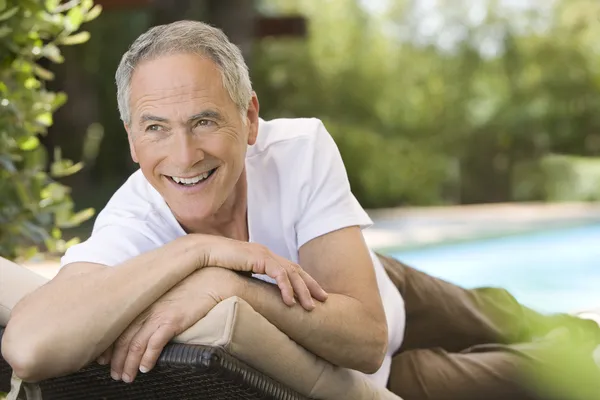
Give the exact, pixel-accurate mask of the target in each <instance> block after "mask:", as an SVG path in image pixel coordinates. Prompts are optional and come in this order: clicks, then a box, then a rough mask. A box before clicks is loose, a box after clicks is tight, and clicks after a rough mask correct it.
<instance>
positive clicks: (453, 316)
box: [379, 255, 600, 400]
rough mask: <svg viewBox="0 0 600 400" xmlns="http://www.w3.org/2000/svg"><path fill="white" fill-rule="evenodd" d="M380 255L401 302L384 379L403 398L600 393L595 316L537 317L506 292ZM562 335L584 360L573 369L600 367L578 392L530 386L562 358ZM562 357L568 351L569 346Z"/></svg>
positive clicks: (529, 399)
mask: <svg viewBox="0 0 600 400" xmlns="http://www.w3.org/2000/svg"><path fill="white" fill-rule="evenodd" d="M379 258H380V259H381V261H382V263H383V265H384V267H385V269H386V271H387V273H388V275H389V276H390V278H391V279H392V281H393V282H394V284H395V285H396V287H397V288H398V290H399V291H400V293H401V294H402V296H403V298H404V302H405V307H406V331H405V337H404V342H403V344H402V347H401V348H400V350H399V351H398V353H397V354H396V355H395V356H394V358H393V361H392V368H391V374H390V379H389V384H388V388H389V389H390V390H391V391H392V392H394V393H396V394H397V395H399V396H401V397H402V398H403V399H404V400H471V399H472V400H487V399H498V400H509V399H510V400H533V399H535V400H538V399H543V400H546V399H560V400H570V399H575V398H576V399H586V400H588V399H589V400H592V399H595V398H600V387H599V386H598V383H597V382H598V381H600V379H598V378H600V373H598V369H597V367H596V366H595V365H594V363H593V360H592V356H591V354H592V351H593V348H594V347H595V346H596V345H597V344H598V343H599V342H600V340H598V339H599V338H600V332H599V331H600V329H599V328H598V326H597V324H596V323H595V322H593V321H588V320H582V319H579V318H575V317H572V316H568V315H560V314H557V315H552V316H545V315H541V314H539V313H537V312H534V311H533V310H530V309H528V308H526V307H523V306H521V305H520V304H519V303H518V302H517V301H516V300H515V299H514V298H513V297H512V296H511V295H510V294H509V293H508V292H507V291H505V290H502V289H495V288H481V289H475V290H466V289H462V288H460V287H458V286H455V285H452V284H450V283H448V282H445V281H443V280H440V279H436V278H434V277H431V276H429V275H427V274H424V273H422V272H419V271H417V270H415V269H412V268H410V267H408V266H406V265H404V264H402V263H400V262H398V261H396V260H395V259H392V258H389V257H385V256H382V255H380V256H379ZM561 327H565V329H561ZM559 330H560V332H562V333H560V334H559ZM565 332H568V334H566V336H565V335H563V333H565ZM567 336H568V338H569V340H573V342H574V343H576V344H577V345H578V346H577V348H578V349H580V350H582V351H583V353H584V356H583V357H581V358H577V360H581V359H583V360H584V361H583V362H584V363H586V365H584V366H582V365H581V363H578V364H577V368H583V367H585V368H584V369H582V371H583V370H585V371H588V372H589V371H593V372H592V374H596V373H598V374H597V375H595V376H586V377H585V378H589V379H587V380H585V381H582V382H579V383H578V384H579V387H578V388H577V389H578V390H580V391H581V392H582V393H584V394H583V395H582V396H581V397H576V396H575V395H573V396H571V395H570V393H571V392H568V391H567V390H566V389H565V391H563V392H560V390H559V389H560V388H561V386H560V385H559V384H557V385H556V386H552V388H551V389H548V390H545V389H546V388H548V387H549V386H551V385H547V384H546V382H545V381H539V382H537V385H535V384H534V382H535V378H534V377H535V375H534V374H535V372H536V371H541V370H542V369H544V368H545V369H546V370H549V371H554V370H553V368H554V364H556V365H557V366H559V365H562V364H564V362H563V360H562V359H557V358H560V357H559V356H557V354H558V353H556V352H554V350H556V349H557V346H556V344H557V343H559V341H558V337H561V341H560V343H566V342H565V341H564V339H565V337H567ZM585 343H589V346H586V345H585ZM546 350H547V351H546ZM567 355H568V356H569V357H571V356H573V357H574V355H573V352H572V351H569V353H568V354H567ZM554 372H556V371H554ZM559 375H560V376H564V374H562V373H560V374H559ZM573 379H583V377H582V374H577V375H575V374H574V377H569V378H568V379H567V378H566V377H565V380H566V381H569V382H570V381H572V380H573ZM569 382H567V384H568V383H569ZM593 382H596V383H593ZM551 383H556V379H554V378H553V382H551ZM571 383H572V382H571ZM585 385H587V386H586V387H583V386H585ZM566 386H568V385H566ZM592 386H593V387H592ZM544 392H546V393H544ZM567 392H568V393H567Z"/></svg>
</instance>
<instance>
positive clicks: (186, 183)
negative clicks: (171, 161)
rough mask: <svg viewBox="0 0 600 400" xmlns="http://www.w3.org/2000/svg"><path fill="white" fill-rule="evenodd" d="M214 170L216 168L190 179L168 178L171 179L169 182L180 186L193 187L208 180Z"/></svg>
mask: <svg viewBox="0 0 600 400" xmlns="http://www.w3.org/2000/svg"><path fill="white" fill-rule="evenodd" d="M215 170H216V168H215V169H211V170H210V171H206V172H204V173H202V174H200V175H196V176H194V177H191V178H180V177H178V176H170V177H169V178H171V180H173V181H174V182H175V183H178V184H180V185H182V186H193V185H196V184H198V183H200V182H202V181H204V180H206V179H208V177H209V176H211V175H212V174H213V172H215Z"/></svg>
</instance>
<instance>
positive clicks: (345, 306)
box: [240, 227, 388, 373]
mask: <svg viewBox="0 0 600 400" xmlns="http://www.w3.org/2000/svg"><path fill="white" fill-rule="evenodd" d="M300 265H301V266H302V268H304V270H305V271H306V272H308V273H309V274H310V275H311V276H312V277H313V278H315V280H316V281H317V282H318V283H319V284H320V285H321V287H323V289H324V290H325V291H327V292H328V293H329V297H328V299H327V301H326V302H323V303H316V307H315V309H314V310H312V311H311V312H306V311H304V310H303V309H302V308H301V307H299V306H296V307H292V308H288V307H286V306H285V305H283V304H282V302H281V301H277V300H278V299H277V297H278V292H277V289H276V288H275V287H274V286H273V285H268V284H264V283H263V282H258V281H256V280H250V281H249V282H248V284H247V285H246V286H245V293H243V294H241V296H240V297H241V298H243V299H244V300H246V301H247V302H248V303H249V304H250V305H251V306H252V307H253V308H254V309H255V310H256V311H257V312H259V313H260V314H262V315H263V316H264V317H266V318H267V319H268V320H269V321H270V322H271V323H272V324H274V325H275V326H277V327H278V328H279V329H280V330H281V331H283V332H284V333H286V334H287V335H288V336H289V337H290V338H292V339H293V340H294V341H296V342H297V343H299V344H300V345H302V346H304V347H305V348H306V349H308V350H309V351H311V352H313V353H314V354H316V355H318V356H320V357H321V358H323V359H326V360H328V361H329V362H331V363H333V364H335V365H338V366H341V367H345V368H351V369H355V370H359V371H362V372H364V373H374V372H376V371H377V370H378V369H379V367H380V366H381V363H382V361H383V358H384V356H385V352H386V350H387V342H388V335H387V322H386V319H385V313H384V311H383V305H382V302H381V297H380V295H379V290H378V286H377V282H376V278H375V272H374V269H373V264H372V260H371V257H370V254H369V252H368V249H367V246H366V244H365V242H364V239H363V236H362V233H361V232H360V230H359V228H358V227H350V228H345V229H341V230H338V231H335V232H332V233H329V234H327V235H324V236H321V237H318V238H316V239H313V240H312V241H310V242H308V243H307V244H306V245H304V246H303V247H302V248H301V249H300Z"/></svg>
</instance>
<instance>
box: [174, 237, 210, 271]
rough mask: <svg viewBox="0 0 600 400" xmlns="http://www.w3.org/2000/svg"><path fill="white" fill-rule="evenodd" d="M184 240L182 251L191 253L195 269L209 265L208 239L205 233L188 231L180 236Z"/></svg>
mask: <svg viewBox="0 0 600 400" xmlns="http://www.w3.org/2000/svg"><path fill="white" fill-rule="evenodd" d="M181 240H182V241H183V242H184V246H183V247H184V249H183V251H185V252H189V253H190V254H193V257H194V259H195V260H196V262H195V266H196V269H202V268H205V267H210V266H211V265H210V241H209V240H207V235H202V234H199V233H189V234H187V235H185V236H183V237H182V238H181Z"/></svg>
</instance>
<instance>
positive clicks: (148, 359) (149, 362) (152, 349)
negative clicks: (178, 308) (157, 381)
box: [139, 325, 177, 374]
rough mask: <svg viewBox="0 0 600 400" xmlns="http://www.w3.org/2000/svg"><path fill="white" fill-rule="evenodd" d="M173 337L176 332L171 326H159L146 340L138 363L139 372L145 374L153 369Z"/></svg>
mask: <svg viewBox="0 0 600 400" xmlns="http://www.w3.org/2000/svg"><path fill="white" fill-rule="evenodd" d="M175 336H177V332H176V331H175V329H174V328H173V326H172V325H161V326H160V327H159V328H158V330H157V331H156V332H154V333H153V334H152V336H151V337H150V339H149V340H148V346H147V347H146V352H145V353H144V355H143V357H142V360H141V361H140V368H139V370H140V372H142V373H144V374H145V373H146V372H148V371H150V370H152V368H154V366H155V365H156V362H157V361H158V358H159V357H160V354H161V353H162V351H163V349H164V348H165V346H166V345H167V344H168V343H169V341H171V339H173V338H174V337H175Z"/></svg>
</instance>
